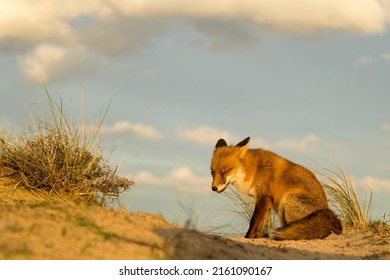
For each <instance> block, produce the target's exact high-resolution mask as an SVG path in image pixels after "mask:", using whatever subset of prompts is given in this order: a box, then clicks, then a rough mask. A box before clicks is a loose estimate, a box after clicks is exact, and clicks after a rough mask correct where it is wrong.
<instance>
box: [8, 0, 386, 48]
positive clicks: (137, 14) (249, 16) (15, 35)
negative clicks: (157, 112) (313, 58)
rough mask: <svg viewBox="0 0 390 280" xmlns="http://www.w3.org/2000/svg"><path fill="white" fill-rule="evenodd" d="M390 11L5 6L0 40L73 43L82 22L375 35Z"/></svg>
mask: <svg viewBox="0 0 390 280" xmlns="http://www.w3.org/2000/svg"><path fill="white" fill-rule="evenodd" d="M388 6H389V5H388V2H387V1H385V0H381V1H379V2H378V1H377V0H359V1H356V0H317V1H313V0H295V1H291V0H272V1H271V0H257V1H253V0H223V1H197V0H164V1H156V0H132V1H123V0H109V1H107V0H84V1H78V0H68V1H61V0H35V1H33V2H31V1H28V0H2V1H1V2H0V13H1V15H2V16H1V17H0V40H4V39H17V40H27V41H37V40H48V39H49V40H52V39H57V40H66V41H68V42H71V41H72V40H74V39H75V38H77V32H78V31H77V24H75V23H74V22H75V21H76V20H77V19H80V18H82V19H86V18H92V19H93V20H92V22H93V23H94V24H96V23H100V22H104V21H107V20H112V19H120V18H150V19H151V18H162V17H163V18H172V19H176V18H178V17H180V18H181V19H184V18H200V19H202V18H208V19H222V20H245V21H249V22H253V23H255V24H257V25H259V26H263V27H267V28H274V29H278V30H282V31H286V32H298V33H306V32H316V31H322V30H327V29H336V30H346V31H353V32H360V33H369V34H372V33H378V32H383V31H384V29H385V26H386V19H387V17H388V16H389V12H388V10H389V8H388ZM59 7H61V8H59ZM109 43H110V41H109V40H108V41H107V44H109Z"/></svg>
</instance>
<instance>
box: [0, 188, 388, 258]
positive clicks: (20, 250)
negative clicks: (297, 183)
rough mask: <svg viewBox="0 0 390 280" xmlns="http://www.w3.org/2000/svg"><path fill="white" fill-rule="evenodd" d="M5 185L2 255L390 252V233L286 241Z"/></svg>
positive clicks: (0, 210) (0, 205)
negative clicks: (69, 201) (221, 232)
mask: <svg viewBox="0 0 390 280" xmlns="http://www.w3.org/2000/svg"><path fill="white" fill-rule="evenodd" d="M0 189H2V191H0V233H1V235H0V259H390V232H381V233H374V232H372V231H364V230H361V231H359V230H346V231H345V232H344V233H343V234H342V235H339V236H337V235H331V236H329V237H328V238H326V239H324V240H311V241H306V240H302V241H282V242H281V241H273V240H269V239H256V240H251V239H245V238H242V237H221V236H216V235H211V234H204V233H200V232H196V231H191V230H186V229H181V228H179V227H178V226H177V225H174V224H170V223H168V222H167V221H165V220H164V219H163V217H161V216H156V215H150V214H146V213H130V212H127V211H122V210H114V209H109V208H102V207H85V206H69V205H64V204H61V203H58V202H45V201H40V200H39V199H35V200H36V201H32V200H34V199H30V198H29V197H26V196H25V195H24V194H23V195H21V194H15V192H13V191H12V192H10V191H9V190H7V191H4V190H6V189H5V188H3V186H0Z"/></svg>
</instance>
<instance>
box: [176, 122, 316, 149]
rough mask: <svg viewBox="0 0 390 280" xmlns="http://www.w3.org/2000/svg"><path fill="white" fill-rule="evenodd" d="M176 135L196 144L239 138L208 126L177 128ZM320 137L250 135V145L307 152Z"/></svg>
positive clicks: (238, 139) (232, 141)
mask: <svg viewBox="0 0 390 280" xmlns="http://www.w3.org/2000/svg"><path fill="white" fill-rule="evenodd" d="M176 133H177V135H178V136H180V137H182V138H184V139H187V140H190V141H192V142H194V143H197V144H202V145H214V144H215V143H217V141H218V139H220V138H223V139H225V140H226V142H227V143H228V145H234V143H235V142H238V141H240V140H242V139H240V138H239V137H238V136H237V135H235V134H233V133H230V132H228V131H224V130H219V129H217V128H213V127H209V126H200V127H197V128H194V129H187V130H186V129H178V130H177V131H176ZM320 142H321V139H320V137H319V136H317V135H315V134H308V135H306V136H304V137H303V138H302V139H299V140H295V139H283V140H278V141H269V140H266V139H264V138H259V137H252V138H251V144H250V146H251V147H254V148H263V149H279V150H291V151H298V152H309V151H312V150H314V149H316V148H318V146H319V144H320Z"/></svg>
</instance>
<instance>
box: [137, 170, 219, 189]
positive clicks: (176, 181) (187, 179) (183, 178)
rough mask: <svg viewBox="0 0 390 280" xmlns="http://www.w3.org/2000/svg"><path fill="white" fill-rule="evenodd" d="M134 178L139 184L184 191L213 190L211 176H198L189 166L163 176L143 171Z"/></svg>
mask: <svg viewBox="0 0 390 280" xmlns="http://www.w3.org/2000/svg"><path fill="white" fill-rule="evenodd" d="M132 178H134V181H135V183H136V184H137V185H149V186H155V187H162V188H170V189H173V190H176V191H179V192H183V193H199V194H207V193H210V192H211V188H210V186H211V177H202V176H197V175H195V174H194V173H193V172H192V170H191V169H190V168H188V167H179V168H177V169H174V170H172V171H171V172H170V173H169V174H167V175H165V176H162V177H158V176H156V175H154V174H152V173H150V172H148V171H141V172H139V173H137V174H135V175H134V176H132Z"/></svg>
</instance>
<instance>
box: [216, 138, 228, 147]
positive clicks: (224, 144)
mask: <svg viewBox="0 0 390 280" xmlns="http://www.w3.org/2000/svg"><path fill="white" fill-rule="evenodd" d="M226 146H227V143H226V141H225V140H224V139H219V140H218V142H217V144H215V148H219V147H226Z"/></svg>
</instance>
